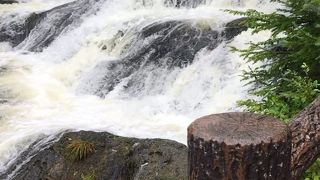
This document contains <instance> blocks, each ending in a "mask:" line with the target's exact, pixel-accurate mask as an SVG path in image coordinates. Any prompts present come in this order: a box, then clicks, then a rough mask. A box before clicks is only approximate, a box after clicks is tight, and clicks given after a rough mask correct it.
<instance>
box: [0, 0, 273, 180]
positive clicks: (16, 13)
mask: <svg viewBox="0 0 320 180" xmlns="http://www.w3.org/2000/svg"><path fill="white" fill-rule="evenodd" d="M19 2H20V3H18V4H3V5H1V4H0V177H1V174H2V173H4V172H6V170H7V169H8V167H9V166H10V165H11V164H12V163H13V162H14V160H15V159H16V157H17V156H19V154H21V153H22V152H23V150H24V149H26V148H27V147H28V145H30V144H32V143H35V142H39V140H41V139H43V138H45V137H51V138H52V136H54V135H57V134H59V133H61V132H64V131H67V130H72V131H77V130H93V131H108V132H111V133H114V134H117V135H122V136H130V137H138V138H167V139H172V140H176V141H179V142H182V143H186V129H187V126H188V125H189V124H190V123H191V122H192V121H193V120H195V119H196V118H198V117H201V116H204V115H208V114H212V113H219V112H226V111H238V110H239V109H238V108H237V106H236V101H237V100H240V99H243V98H245V97H246V96H247V90H248V87H246V86H244V84H245V82H242V81H241V77H240V75H241V72H242V70H245V69H246V68H248V67H247V66H248V65H247V64H246V63H245V61H244V60H243V59H242V58H240V57H239V55H238V54H235V53H231V52H230V48H229V47H230V46H237V47H240V48H241V47H246V46H247V44H246V43H248V42H249V41H259V40H262V39H264V38H267V37H268V35H269V33H268V32H265V34H258V35H252V34H251V32H250V30H249V31H244V32H242V33H241V34H240V35H237V34H238V33H240V31H239V32H236V33H234V32H233V33H230V32H229V31H228V29H227V28H226V24H227V23H229V22H230V21H232V20H234V19H237V18H239V17H236V16H233V15H230V14H227V13H225V12H223V11H222V10H221V9H240V10H244V9H248V8H255V9H259V10H262V11H266V12H270V11H273V9H272V8H274V7H275V6H270V3H267V2H265V1H262V0H243V1H239V0H194V1H191V0H77V1H70V0H59V1H56V0H20V1H19ZM234 36H235V37H234ZM40 142H41V141H40Z"/></svg>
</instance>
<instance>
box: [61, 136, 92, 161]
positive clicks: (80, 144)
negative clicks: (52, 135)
mask: <svg viewBox="0 0 320 180" xmlns="http://www.w3.org/2000/svg"><path fill="white" fill-rule="evenodd" d="M66 150H67V155H68V157H69V158H70V159H71V160H73V161H81V160H83V159H85V158H87V157H88V156H90V155H91V154H93V153H94V151H95V146H94V144H93V143H91V142H88V141H83V140H80V139H76V140H71V142H70V143H69V144H68V145H67V146H66Z"/></svg>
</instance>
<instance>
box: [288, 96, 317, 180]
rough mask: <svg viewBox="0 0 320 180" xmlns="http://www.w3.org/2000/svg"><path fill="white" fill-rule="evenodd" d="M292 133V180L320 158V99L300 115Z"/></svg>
mask: <svg viewBox="0 0 320 180" xmlns="http://www.w3.org/2000/svg"><path fill="white" fill-rule="evenodd" d="M290 130H291V132H292V157H291V160H292V161H291V175H292V179H299V178H300V177H301V176H302V174H303V172H304V171H305V170H306V169H308V167H309V166H310V165H312V163H313V162H314V161H315V160H316V159H317V158H318V157H319V156H320V97H319V98H317V99H316V100H315V101H314V102H313V103H311V104H310V105H309V106H308V107H306V108H305V109H304V110H303V111H302V112H301V113H299V114H298V115H297V116H296V117H295V118H294V119H293V120H292V121H291V123H290Z"/></svg>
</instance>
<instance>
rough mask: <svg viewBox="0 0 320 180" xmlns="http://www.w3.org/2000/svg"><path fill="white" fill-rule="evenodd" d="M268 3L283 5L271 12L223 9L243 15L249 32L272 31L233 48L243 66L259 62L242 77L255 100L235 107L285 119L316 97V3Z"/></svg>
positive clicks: (319, 65) (319, 60) (319, 29)
mask: <svg viewBox="0 0 320 180" xmlns="http://www.w3.org/2000/svg"><path fill="white" fill-rule="evenodd" d="M272 1H273V2H278V3H280V4H282V5H283V6H282V8H281V9H278V10H277V11H276V12H273V13H271V14H265V13H262V12H258V11H256V10H248V11H245V12H239V11H233V10H228V12H231V13H233V14H237V15H242V16H245V17H246V20H245V22H244V23H245V25H246V26H248V27H249V28H251V29H252V30H253V33H258V32H260V31H264V30H269V31H271V32H272V35H271V37H270V38H269V39H268V40H266V41H263V42H259V43H250V46H249V48H248V49H237V48H235V47H234V48H233V50H234V51H238V52H240V53H241V56H243V57H244V58H245V59H246V60H247V61H248V62H250V63H256V64H262V65H258V66H256V67H255V68H252V69H250V71H245V72H244V74H243V79H244V80H247V81H249V84H253V87H254V88H253V89H252V91H251V94H252V95H255V96H257V97H259V98H258V100H257V99H249V100H244V101H240V102H239V104H240V105H242V106H245V107H246V108H247V110H249V111H251V112H260V113H261V112H262V113H264V114H268V115H272V116H275V117H278V118H280V119H282V120H285V121H287V120H288V119H289V118H291V117H292V116H294V115H295V114H296V113H297V112H299V111H300V110H301V109H303V108H304V107H305V106H306V105H308V104H309V103H310V102H312V100H313V99H314V98H315V97H317V96H318V95H319V87H320V85H319V80H320V0H272Z"/></svg>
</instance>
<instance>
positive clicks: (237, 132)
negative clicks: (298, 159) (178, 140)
mask: <svg viewBox="0 0 320 180" xmlns="http://www.w3.org/2000/svg"><path fill="white" fill-rule="evenodd" d="M188 146H189V159H188V160H189V180H208V179H215V180H219V179H223V180H227V179H228V180H229V179H230V180H237V179H238V180H247V179H277V180H278V179H290V163H291V133H290V130H289V129H288V127H287V126H286V125H285V124H283V123H282V122H280V121H279V120H277V119H274V118H271V117H267V116H263V115H256V114H251V113H224V114H216V115H210V116H205V117H203V118H200V119H198V120H196V121H195V122H193V123H192V124H191V125H190V126H189V128H188Z"/></svg>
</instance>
